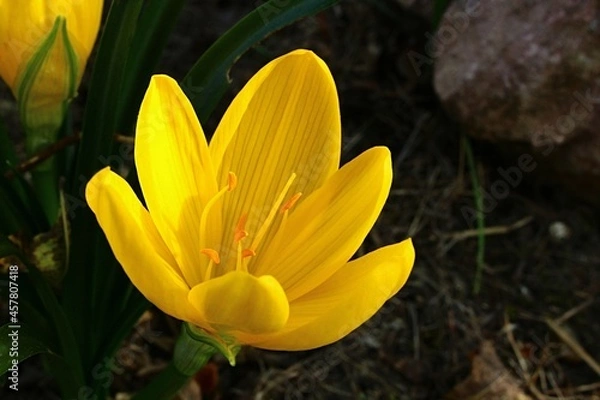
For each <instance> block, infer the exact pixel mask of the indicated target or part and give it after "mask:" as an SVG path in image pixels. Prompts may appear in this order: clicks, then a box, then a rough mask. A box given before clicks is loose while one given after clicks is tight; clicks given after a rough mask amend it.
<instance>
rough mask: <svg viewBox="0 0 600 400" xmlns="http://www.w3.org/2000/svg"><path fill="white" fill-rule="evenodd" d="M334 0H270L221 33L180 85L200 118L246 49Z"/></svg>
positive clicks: (214, 102)
mask: <svg viewBox="0 0 600 400" xmlns="http://www.w3.org/2000/svg"><path fill="white" fill-rule="evenodd" d="M337 2H338V0H289V1H285V2H283V1H280V0H271V1H269V2H267V3H264V4H262V5H261V6H260V7H258V8H257V9H256V10H254V11H252V12H251V13H250V14H248V15H247V16H246V17H244V19H242V20H241V21H240V22H238V23H237V24H236V25H235V26H234V27H233V28H231V29H230V30H229V31H227V32H226V33H225V34H224V35H223V36H221V37H220V38H219V39H218V40H217V41H216V42H215V43H214V44H213V45H212V46H211V47H210V48H209V49H208V50H207V51H206V52H205V53H204V54H203V55H202V57H200V59H198V61H197V62H196V64H195V65H194V66H193V67H192V69H191V70H190V71H189V72H188V74H187V75H186V77H185V78H184V79H183V82H182V85H181V86H182V88H183V90H184V91H185V93H186V95H187V96H188V98H189V99H190V100H191V102H192V104H193V106H194V109H195V110H196V113H197V114H198V118H200V122H203V123H204V122H206V120H207V119H208V117H209V116H210V114H211V113H212V112H213V110H214V109H215V107H216V105H217V103H218V102H219V100H221V98H222V97H223V94H224V93H225V92H226V91H227V88H228V87H229V76H228V74H229V70H230V69H231V66H232V65H233V64H234V63H235V61H236V60H237V59H238V58H240V56H241V55H242V54H244V53H245V52H246V51H247V50H248V49H250V48H251V47H252V46H254V45H255V44H257V43H258V42H260V41H261V40H263V39H264V38H265V37H267V36H268V35H269V34H271V33H273V32H275V31H277V30H279V29H281V28H283V27H285V26H286V25H289V24H291V23H292V22H294V21H296V20H298V19H300V18H303V17H306V16H309V15H313V14H316V13H318V12H319V11H322V10H324V9H326V8H328V7H330V6H332V5H334V4H335V3H337Z"/></svg>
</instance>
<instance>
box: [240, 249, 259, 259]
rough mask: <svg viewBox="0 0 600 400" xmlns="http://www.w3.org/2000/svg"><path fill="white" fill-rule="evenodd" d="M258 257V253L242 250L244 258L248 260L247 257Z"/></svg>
mask: <svg viewBox="0 0 600 400" xmlns="http://www.w3.org/2000/svg"><path fill="white" fill-rule="evenodd" d="M255 255H256V252H255V251H253V250H250V249H244V250H242V258H246V257H254V256H255Z"/></svg>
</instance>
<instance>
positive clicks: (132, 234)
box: [85, 168, 193, 320]
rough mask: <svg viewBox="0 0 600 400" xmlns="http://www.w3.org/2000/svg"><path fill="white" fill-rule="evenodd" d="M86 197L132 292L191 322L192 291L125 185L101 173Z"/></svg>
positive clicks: (146, 212) (118, 178)
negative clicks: (140, 294) (190, 296)
mask: <svg viewBox="0 0 600 400" xmlns="http://www.w3.org/2000/svg"><path fill="white" fill-rule="evenodd" d="M85 197H86V200H87V202H88V204H89V205H90V208H91V209H92V211H93V212H94V213H95V214H96V218H97V219H98V223H99V224H100V227H101V228H102V230H103V231H104V233H105V234H106V238H107V239H108V243H109V244H110V247H111V249H112V251H113V252H114V254H115V257H116V258H117V260H118V261H119V263H121V265H122V266H123V269H124V270H125V273H126V274H127V276H128V277H129V279H131V282H133V284H134V285H135V287H137V288H138V289H139V291H140V292H142V294H143V295H144V296H145V297H146V298H147V299H148V300H149V301H150V302H152V303H154V304H155V305H156V306H157V307H158V308H160V309H161V310H162V311H164V312H165V313H167V314H169V315H172V316H174V317H175V318H179V319H183V320H190V318H191V315H193V309H192V307H191V306H190V305H189V304H188V301H187V295H188V292H189V290H190V289H189V287H188V286H187V285H186V283H185V282H184V280H183V277H182V276H181V273H180V272H179V269H178V267H177V264H176V263H175V260H174V258H173V256H172V255H171V253H170V252H169V250H168V249H167V246H166V245H165V243H164V242H163V240H162V239H161V237H160V235H159V234H158V232H157V230H156V228H155V226H154V223H153V222H152V219H151V218H150V215H149V214H148V211H146V209H145V208H144V207H142V205H141V204H140V202H139V200H138V199H137V197H136V196H135V194H134V193H133V191H132V190H131V188H130V187H129V185H128V184H127V182H125V180H124V179H123V178H121V177H120V176H119V175H117V174H115V173H114V172H111V171H110V169H109V168H105V169H103V170H101V171H100V172H98V173H97V174H96V175H94V177H93V178H92V179H91V180H90V182H89V183H88V185H87V187H86V191H85Z"/></svg>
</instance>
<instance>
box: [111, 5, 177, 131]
mask: <svg viewBox="0 0 600 400" xmlns="http://www.w3.org/2000/svg"><path fill="white" fill-rule="evenodd" d="M185 1H186V0H166V1H165V0H147V1H146V4H145V5H144V9H143V12H142V15H141V16H140V20H139V22H138V24H137V29H136V32H135V37H134V39H133V41H134V43H135V46H134V47H133V48H132V49H131V54H130V55H129V58H128V59H127V70H126V71H125V78H124V83H123V90H122V91H121V97H120V106H119V118H118V121H119V122H118V127H119V130H120V131H121V132H123V133H127V132H129V131H130V130H131V128H132V126H133V124H134V123H135V119H136V117H137V114H138V110H139V108H140V104H141V102H142V98H143V96H144V92H145V91H146V88H147V87H148V83H149V82H150V77H151V76H152V73H153V72H154V69H155V68H156V65H157V64H158V61H159V60H160V57H161V55H162V53H163V50H164V48H165V46H166V44H167V41H168V39H169V33H170V32H171V31H172V30H173V28H174V27H175V23H176V22H177V19H178V17H179V14H180V13H181V10H182V8H183V5H184V4H185Z"/></svg>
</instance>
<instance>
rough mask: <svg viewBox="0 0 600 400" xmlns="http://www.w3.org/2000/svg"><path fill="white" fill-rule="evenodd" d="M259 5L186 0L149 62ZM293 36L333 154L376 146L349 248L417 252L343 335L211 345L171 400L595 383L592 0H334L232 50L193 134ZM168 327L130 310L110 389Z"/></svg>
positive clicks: (184, 67) (131, 386)
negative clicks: (227, 353) (316, 340)
mask: <svg viewBox="0 0 600 400" xmlns="http://www.w3.org/2000/svg"><path fill="white" fill-rule="evenodd" d="M261 3H262V2H260V1H256V2H254V1H251V2H238V1H233V0H204V1H200V0H190V1H189V2H188V5H187V6H186V9H185V10H184V12H183V13H182V15H181V18H180V21H179V23H178V27H177V29H176V33H175V35H174V36H173V37H172V38H171V42H170V45H169V46H168V49H167V52H166V53H165V55H164V59H163V61H162V64H161V66H160V68H159V70H158V71H157V72H160V73H167V74H169V75H171V76H173V77H174V78H176V79H182V78H183V76H184V75H185V73H186V72H187V71H188V70H189V68H190V67H191V66H192V64H193V62H194V61H195V60H196V59H197V58H198V56H199V55H200V54H202V52H203V51H204V50H206V49H207V48H208V47H209V46H210V45H211V44H212V43H213V42H214V40H215V39H217V38H218V37H219V35H221V34H222V33H223V32H225V31H226V30H227V29H228V28H230V27H231V26H233V24H234V23H235V22H237V21H238V20H239V19H240V18H241V17H243V16H244V15H245V14H247V13H248V12H249V11H251V10H252V9H253V8H255V7H256V6H258V5H260V4H261ZM296 48H308V49H311V50H313V51H314V52H315V53H317V54H318V55H319V56H320V57H322V58H323V59H324V60H325V61H326V62H327V64H328V65H329V67H330V69H331V71H332V74H333V76H334V78H335V80H336V83H337V87H338V91H339V97H340V102H341V114H342V126H343V135H344V136H343V143H344V147H343V161H344V162H345V161H347V160H349V159H351V158H353V157H354V156H356V155H357V154H359V153H360V152H362V151H364V150H366V149H367V148H369V147H372V146H374V145H385V146H388V147H389V148H390V149H391V151H392V154H393V160H394V169H395V177H394V185H393V189H392V192H391V194H390V197H389V199H388V202H387V205H386V208H385V210H384V213H383V214H382V215H381V217H380V219H379V221H378V223H377V225H376V226H375V228H374V229H373V231H372V232H371V234H370V236H369V237H368V239H367V240H366V242H365V243H364V245H363V246H362V248H361V252H363V253H364V252H368V251H370V250H372V249H374V248H375V247H379V246H382V245H386V244H390V243H392V242H397V241H399V240H402V239H404V238H406V237H408V236H410V237H412V238H413V240H414V243H415V248H416V251H417V261H416V264H415V267H414V270H413V273H412V275H411V277H410V279H409V281H408V283H407V285H406V286H405V288H404V289H402V290H401V291H400V293H399V294H398V295H397V296H396V297H395V298H394V299H392V300H390V301H389V302H388V303H387V304H386V305H385V306H384V307H383V309H382V310H381V311H380V312H379V313H378V314H377V315H376V316H375V317H373V318H372V319H371V320H370V321H369V322H367V323H366V324H365V325H364V326H363V327H361V328H360V329H358V330H357V331H355V332H354V333H352V334H351V335H349V336H348V337H347V338H345V339H344V340H342V341H340V342H338V343H335V344H333V345H331V346H328V347H326V348H323V349H319V350H314V351H308V352H299V353H283V352H282V353H278V352H268V351H260V350H257V349H252V348H246V349H244V350H242V352H241V353H240V355H239V357H238V365H237V366H236V367H234V368H231V367H229V366H228V364H227V362H226V361H225V360H224V359H221V358H215V359H214V360H213V361H212V362H211V363H210V364H209V365H208V366H207V367H206V368H204V370H203V371H201V373H199V374H198V376H197V377H196V379H195V380H194V381H192V382H191V383H190V385H189V386H188V387H187V388H186V390H185V392H184V393H182V394H181V398H182V399H197V398H199V396H200V391H202V396H203V398H207V399H442V398H447V399H468V398H473V399H475V398H476V399H600V365H599V362H600V341H599V340H598V338H599V337H600V296H599V293H600V229H599V225H598V222H599V220H600V218H599V217H600V213H599V212H598V211H599V208H598V207H600V131H599V130H598V129H599V128H598V126H600V125H599V122H600V1H598V0H566V1H565V0H562V1H558V0H547V1H543V0H530V1H524V2H499V1H491V0H479V1H464V0H454V1H425V0H423V1H420V0H362V1H359V0H343V1H341V2H340V3H339V4H338V5H336V6H334V7H333V8H331V9H329V10H327V11H326V12H323V13H321V14H319V15H317V16H315V17H311V18H308V19H305V20H303V21H301V22H299V23H296V24H294V25H293V26H291V27H288V28H286V29H284V30H282V31H280V32H277V33H275V34H273V35H272V36H271V37H269V38H268V39H267V40H265V41H264V42H263V43H261V45H260V46H257V47H256V48H254V49H252V50H251V51H250V52H248V54H246V55H245V56H244V57H243V58H242V59H241V60H240V61H239V62H238V63H237V64H236V65H235V67H234V68H233V70H232V71H231V78H232V81H233V84H232V88H233V90H232V91H231V92H230V93H229V94H228V98H226V99H224V101H223V102H222V104H221V106H220V108H219V109H218V110H217V111H216V112H215V113H214V115H213V117H212V119H211V121H210V122H209V124H208V126H207V127H205V132H207V134H208V133H209V132H211V131H213V130H214V127H215V126H216V124H217V123H218V120H219V118H220V116H221V115H222V113H223V111H224V110H225V108H226V106H227V104H228V103H229V101H230V100H231V98H233V95H234V94H235V93H237V91H238V90H239V89H240V88H241V87H242V86H243V85H244V83H245V82H246V81H247V80H248V78H249V77H250V76H252V75H253V74H254V73H255V72H256V71H257V70H258V69H259V68H260V67H261V66H262V65H264V64H265V63H267V62H268V61H270V60H271V59H273V58H275V57H277V56H279V55H281V54H283V53H286V52H288V51H290V50H293V49H296ZM88 73H89V72H88ZM190 84H191V85H193V82H191V83H190ZM0 90H1V95H0V99H1V100H0V111H1V112H2V115H3V117H5V118H6V119H7V120H11V118H12V120H13V121H14V124H15V125H16V120H15V118H16V112H15V110H14V106H13V103H11V102H10V101H9V99H10V96H9V92H8V90H7V89H6V88H5V87H2V89H0ZM85 90H86V89H85V83H84V85H83V87H82V88H81V91H80V97H79V98H78V99H77V100H76V102H77V103H79V104H83V102H84V100H85ZM76 118H77V117H76ZM177 333H178V326H177V322H176V321H174V320H171V319H169V318H167V317H165V316H163V315H161V314H160V313H159V312H158V311H157V310H156V309H153V310H151V311H149V312H147V313H146V314H145V315H144V317H143V318H142V320H140V322H139V323H138V326H137V328H136V331H135V333H134V334H132V336H131V337H130V338H129V339H128V341H127V343H125V344H124V346H123V348H122V349H121V350H120V352H119V354H118V356H117V359H116V361H115V366H114V368H113V371H114V372H115V375H114V384H113V388H114V391H115V392H114V393H115V396H117V398H118V397H119V396H121V395H122V393H125V392H131V391H133V390H135V389H136V388H139V387H141V386H143V382H144V381H146V380H147V379H148V378H149V377H151V376H152V375H153V374H155V373H156V372H157V371H158V370H160V368H162V367H163V366H164V365H166V363H167V361H168V360H169V358H170V354H171V351H172V346H173V342H174V338H175V337H176V335H177ZM25 365H27V366H28V368H27V369H25V368H24V369H23V376H22V378H21V379H22V384H21V385H22V387H23V388H24V390H25V387H26V386H27V385H26V384H25V382H27V381H29V387H30V390H31V391H32V393H33V392H36V391H41V393H43V390H44V386H45V385H50V384H51V383H49V382H46V381H44V380H43V379H42V380H40V379H39V373H36V371H37V367H36V364H35V361H33V362H28V363H27V364H25ZM26 371H27V372H26ZM27 376H29V380H28V378H27ZM200 388H201V389H200ZM37 393H40V392H37ZM119 393H121V394H119ZM32 398H33V397H32ZM36 398H39V397H36Z"/></svg>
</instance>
